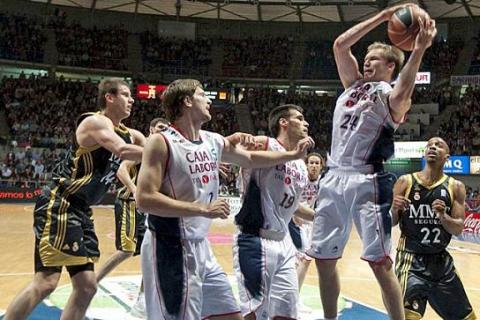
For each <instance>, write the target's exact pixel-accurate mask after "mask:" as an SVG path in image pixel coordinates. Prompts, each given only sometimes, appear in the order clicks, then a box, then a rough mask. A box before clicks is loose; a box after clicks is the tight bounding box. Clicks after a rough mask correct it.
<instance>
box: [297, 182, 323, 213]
mask: <svg viewBox="0 0 480 320" xmlns="http://www.w3.org/2000/svg"><path fill="white" fill-rule="evenodd" d="M307 177H308V176H307ZM321 177H322V175H321V174H320V175H319V176H318V178H317V179H316V180H313V181H312V180H310V179H307V180H308V181H307V185H306V186H305V188H304V189H303V191H302V194H301V196H300V203H305V204H306V205H307V206H308V207H310V208H312V209H315V202H316V201H317V198H318V190H319V189H320V178H321Z"/></svg>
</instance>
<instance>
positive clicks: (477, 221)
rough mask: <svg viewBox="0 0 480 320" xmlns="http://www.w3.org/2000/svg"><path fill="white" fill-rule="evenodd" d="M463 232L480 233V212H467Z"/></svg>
mask: <svg viewBox="0 0 480 320" xmlns="http://www.w3.org/2000/svg"><path fill="white" fill-rule="evenodd" d="M463 232H467V233H475V234H478V235H480V213H478V212H469V211H467V212H465V221H464V222H463Z"/></svg>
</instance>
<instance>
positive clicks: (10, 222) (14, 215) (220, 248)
mask: <svg viewBox="0 0 480 320" xmlns="http://www.w3.org/2000/svg"><path fill="white" fill-rule="evenodd" d="M0 217H1V224H0V244H1V247H2V254H1V257H2V262H3V263H2V264H0V293H1V294H0V309H3V310H4V309H6V308H7V305H8V303H9V302H10V301H11V300H12V299H13V297H14V296H15V294H16V293H17V292H18V291H19V290H21V289H22V288H23V287H25V286H26V285H27V284H28V283H29V282H30V280H31V279H32V275H33V243H34V237H33V231H32V224H33V218H32V217H33V204H26V205H20V204H19V205H11V204H0ZM94 219H95V227H96V231H97V235H98V238H99V241H100V250H101V252H102V256H101V259H100V263H99V265H101V264H102V263H103V262H104V261H105V260H106V259H107V258H108V257H109V256H110V255H111V254H112V253H113V252H114V251H115V243H114V217H113V210H112V209H109V208H95V209H94ZM234 230H235V227H234V226H233V224H232V223H231V222H230V221H215V223H214V224H213V227H212V229H211V232H212V233H213V234H215V235H218V237H219V238H222V239H225V238H227V239H228V238H229V235H231V234H232V233H233V232H234ZM394 237H395V240H394V243H395V244H396V240H397V239H398V228H395V232H394ZM214 242H215V241H214ZM451 247H452V249H450V253H451V254H452V256H453V258H454V261H455V265H456V267H457V270H458V272H459V273H460V276H461V277H462V281H463V283H464V286H465V289H466V291H467V294H468V296H469V299H470V301H471V303H472V305H473V308H474V310H476V313H477V316H478V315H479V313H480V245H479V244H472V243H468V242H461V241H452V243H451ZM213 248H214V252H215V255H216V257H217V259H218V261H219V262H220V264H221V265H222V266H223V268H224V269H225V271H226V272H227V273H229V274H232V246H231V243H229V242H228V241H218V242H217V243H216V244H213ZM360 248H361V242H360V239H359V238H358V236H357V235H356V232H355V231H353V232H352V235H351V238H350V241H349V244H348V246H347V249H346V251H345V254H344V256H343V258H342V260H340V262H339V268H340V279H341V284H342V294H343V295H345V296H347V297H349V298H351V299H353V300H356V301H359V302H362V303H364V304H367V305H370V306H373V307H375V308H378V309H382V310H384V307H383V304H382V298H381V294H380V290H379V288H378V285H377V283H376V281H375V278H374V277H373V274H372V272H371V271H370V268H369V267H368V264H367V263H366V262H363V261H362V260H360V259H359V255H360V251H361V249H360ZM97 269H98V265H97ZM140 273H141V271H140V259H139V258H138V257H135V258H132V259H130V260H128V261H126V262H125V263H124V264H122V265H120V266H119V267H118V268H117V269H116V270H114V271H113V273H112V274H111V275H112V276H119V275H131V274H140ZM68 281H69V280H68V274H67V273H66V272H64V274H63V275H62V279H61V284H64V283H68ZM317 281H318V280H317V276H316V270H315V267H314V265H313V263H312V265H311V267H310V270H309V273H308V275H307V278H306V280H305V283H307V284H312V285H315V284H317ZM319 299H320V298H319ZM424 319H440V318H439V317H438V316H436V315H435V314H434V313H433V311H431V310H428V311H427V314H426V316H425V318H424Z"/></svg>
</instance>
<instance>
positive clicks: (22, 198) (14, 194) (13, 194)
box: [0, 187, 42, 203]
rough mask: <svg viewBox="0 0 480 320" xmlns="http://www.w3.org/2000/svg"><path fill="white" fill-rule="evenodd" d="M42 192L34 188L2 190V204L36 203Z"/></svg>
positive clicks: (0, 190)
mask: <svg viewBox="0 0 480 320" xmlns="http://www.w3.org/2000/svg"><path fill="white" fill-rule="evenodd" d="M41 192H42V189H33V188H14V187H10V188H0V202H8V203H12V202H34V201H35V200H36V199H37V197H38V196H39V195H40V194H41Z"/></svg>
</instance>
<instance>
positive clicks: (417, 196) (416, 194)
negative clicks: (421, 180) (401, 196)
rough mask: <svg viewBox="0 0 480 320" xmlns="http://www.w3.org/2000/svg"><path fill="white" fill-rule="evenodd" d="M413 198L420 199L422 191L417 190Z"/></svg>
mask: <svg viewBox="0 0 480 320" xmlns="http://www.w3.org/2000/svg"><path fill="white" fill-rule="evenodd" d="M413 199H415V200H417V201H418V200H420V192H415V195H414V196H413Z"/></svg>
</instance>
